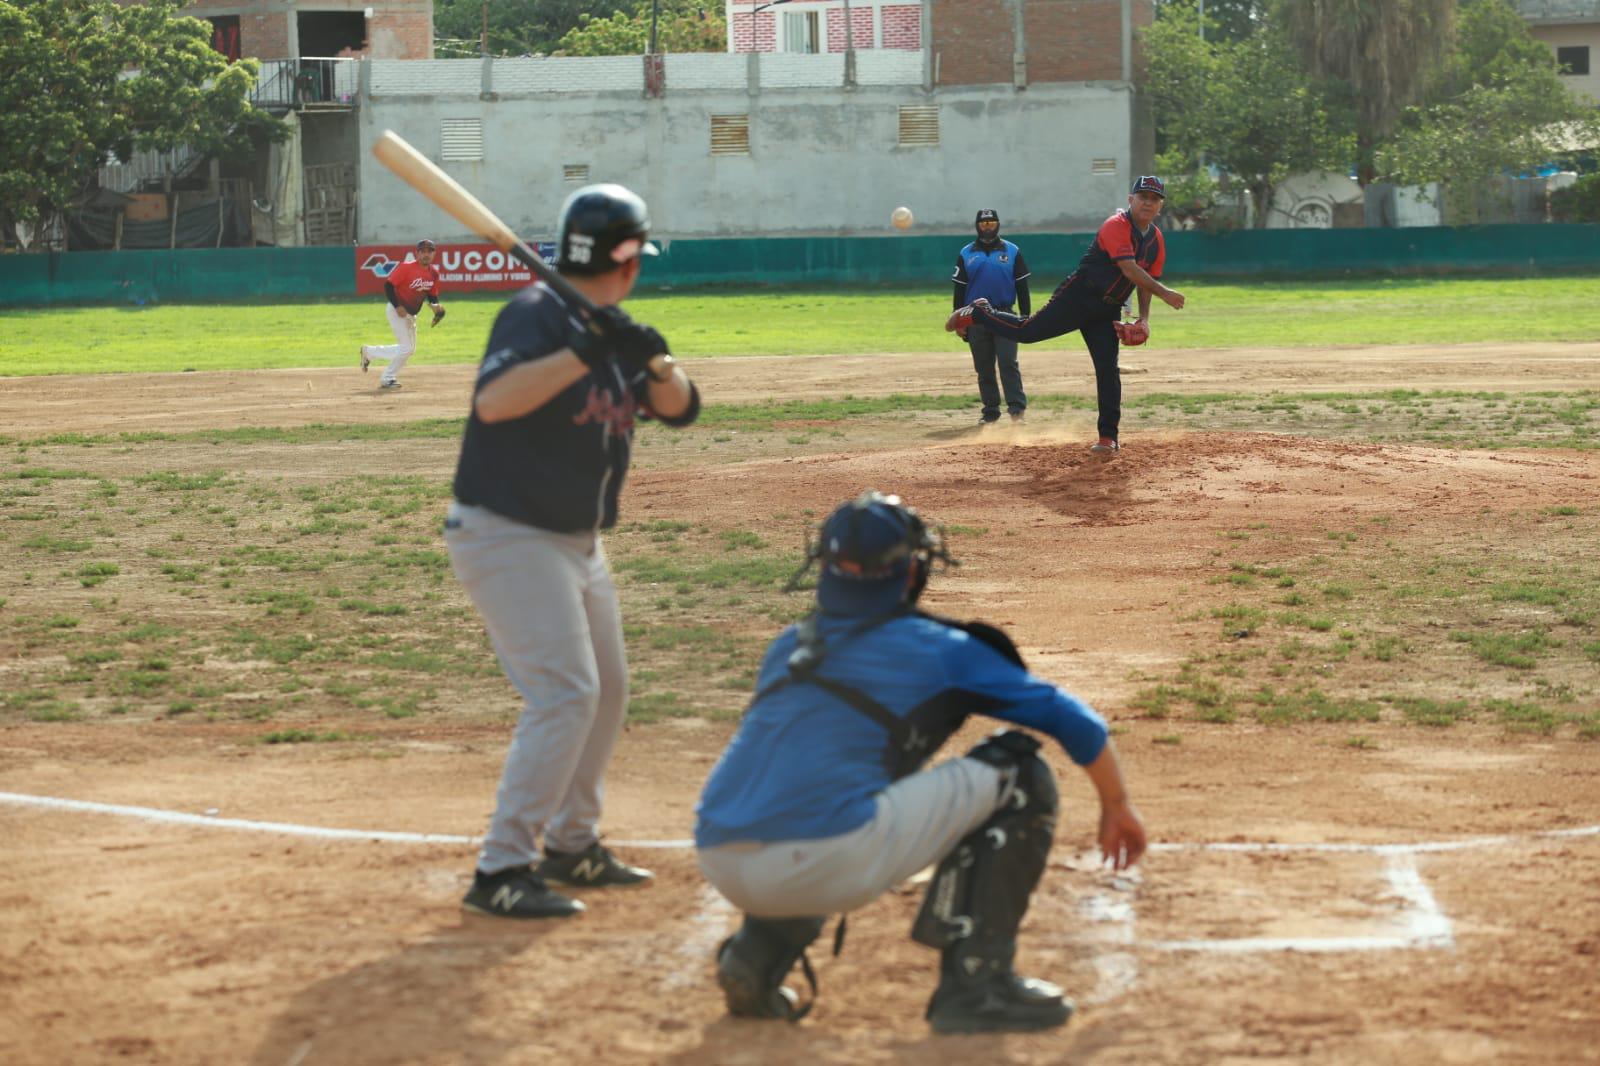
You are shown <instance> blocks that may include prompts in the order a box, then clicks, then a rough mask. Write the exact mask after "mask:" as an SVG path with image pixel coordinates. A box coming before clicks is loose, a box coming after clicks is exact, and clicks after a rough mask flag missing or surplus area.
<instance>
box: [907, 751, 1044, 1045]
mask: <svg viewBox="0 0 1600 1066" xmlns="http://www.w3.org/2000/svg"><path fill="white" fill-rule="evenodd" d="M1038 750H1039V743H1038V741H1036V740H1034V739H1033V738H1032V737H1030V736H1028V735H1027V734H1025V733H1018V732H1006V733H999V734H996V735H995V736H994V737H991V738H990V739H989V740H987V741H985V742H984V743H983V744H980V745H979V746H978V747H976V748H974V749H973V750H972V751H970V752H968V753H967V757H968V758H972V759H980V760H982V761H983V762H987V763H990V764H991V765H994V766H998V767H1000V768H1001V769H1002V770H1003V771H1004V772H1005V773H1006V775H1007V777H1008V786H1007V789H1006V791H1005V794H1004V798H1003V801H1002V805H1001V807H1000V809H999V810H997V811H996V812H995V813H994V814H993V815H991V816H990V818H989V820H988V821H986V822H984V823H983V824H982V825H980V826H979V827H978V828H977V829H975V830H974V831H973V832H971V833H970V834H968V835H967V836H966V837H965V838H964V839H962V841H961V842H960V843H959V844H957V845H956V847H955V850H953V851H952V852H951V853H950V854H949V855H946V856H945V857H944V860H943V861H942V862H940V863H939V867H938V869H937V870H936V871H935V872H934V875H933V882H932V883H931V884H930V885H929V886H928V896H927V898H926V899H925V900H924V901H923V905H922V910H921V912H919V913H918V915H917V921H916V924H915V925H914V926H913V927H912V931H911V936H912V939H914V940H916V941H918V942H919V943H923V944H927V945H928V946H929V947H935V948H939V949H940V950H941V951H942V952H943V953H944V957H943V959H942V960H941V963H940V979H939V987H938V989H936V990H935V991H934V994H933V999H932V1000H931V1001H930V1002H929V1003H928V1020H929V1021H930V1022H931V1023H932V1024H933V1027H934V1028H935V1029H936V1030H938V1031H939V1032H949V1033H960V1032H983V1031H1000V1030H1029V1029H1046V1028H1049V1027H1051V1026H1055V1025H1060V1024H1061V1023H1063V1022H1065V1021H1066V1020H1067V1019H1068V1018H1069V1017H1071V1016H1072V1005H1071V1004H1070V1003H1068V1002H1067V1001H1066V1000H1065V999H1063V998H1062V995H1061V990H1060V989H1059V988H1057V987H1055V986H1054V985H1051V984H1048V983H1046V982H1043V981H1033V980H1028V979H1024V978H1020V977H1018V976H1017V975H1016V973H1015V972H1014V971H1013V970H1012V968H1011V964H1012V960H1013V959H1014V958H1015V957H1016V952H1017V929H1018V927H1019V926H1021V924H1022V918H1023V915H1025V914H1026V913H1027V911H1028V897H1029V896H1030V895H1031V894H1032V893H1033V889H1034V886H1036V885H1037V884H1038V883H1039V878H1040V877H1042V876H1043V875H1044V868H1045V860H1046V859H1047V858H1048V856H1049V854H1050V845H1051V843H1052V841H1053V838H1054V835H1055V825H1056V811H1057V809H1058V807H1059V804H1060V795H1059V793H1058V792H1057V791H1056V782H1055V777H1054V775H1052V774H1051V773H1050V768H1049V767H1048V766H1046V765H1045V763H1044V760H1042V759H1040V758H1039V756H1038Z"/></svg>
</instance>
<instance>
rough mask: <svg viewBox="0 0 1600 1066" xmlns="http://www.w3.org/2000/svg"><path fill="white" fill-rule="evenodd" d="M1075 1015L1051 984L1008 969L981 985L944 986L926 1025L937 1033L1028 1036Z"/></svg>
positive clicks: (957, 983)
mask: <svg viewBox="0 0 1600 1066" xmlns="http://www.w3.org/2000/svg"><path fill="white" fill-rule="evenodd" d="M1072 1010H1073V1006H1072V1001H1071V1000H1069V999H1067V998H1065V997H1064V996H1062V994H1061V989H1059V988H1057V987H1056V986H1055V985H1053V984H1051V983H1050V982H1049V981H1040V980H1036V979H1035V978H1032V977H1018V976H1017V975H1016V974H1015V973H1012V972H1011V971H1010V970H1006V971H1005V972H1003V973H997V974H993V975H992V976H990V977H988V978H987V979H985V980H982V981H973V982H968V981H952V980H945V981H941V982H940V984H939V987H938V989H937V990H935V992H934V993H933V999H932V1000H931V1001H930V1002H929V1003H928V1022H929V1023H930V1024H931V1025H932V1026H933V1030H934V1032H936V1033H1027V1032H1033V1031H1035V1030H1038V1029H1054V1028H1055V1027H1056V1026H1058V1025H1065V1024H1066V1022H1067V1019H1068V1018H1071V1017H1072Z"/></svg>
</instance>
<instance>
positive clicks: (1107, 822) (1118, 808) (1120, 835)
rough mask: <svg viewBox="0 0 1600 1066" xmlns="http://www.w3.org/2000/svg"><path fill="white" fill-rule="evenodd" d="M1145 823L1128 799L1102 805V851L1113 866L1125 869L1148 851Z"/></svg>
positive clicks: (1117, 868) (1113, 867)
mask: <svg viewBox="0 0 1600 1066" xmlns="http://www.w3.org/2000/svg"><path fill="white" fill-rule="evenodd" d="M1144 849H1145V838H1144V822H1143V821H1142V820H1141V819H1140V818H1139V812H1138V811H1136V810H1134V809H1133V804H1132V803H1129V802H1127V801H1126V800H1124V801H1123V802H1121V803H1114V804H1109V805H1105V804H1103V805H1102V806H1101V807H1100V854H1101V855H1102V856H1103V857H1104V859H1105V861H1106V862H1109V863H1110V864H1111V866H1112V869H1116V870H1125V869H1127V868H1128V867H1130V866H1132V865H1133V864H1135V863H1136V862H1138V861H1139V857H1140V856H1141V855H1143V854H1144Z"/></svg>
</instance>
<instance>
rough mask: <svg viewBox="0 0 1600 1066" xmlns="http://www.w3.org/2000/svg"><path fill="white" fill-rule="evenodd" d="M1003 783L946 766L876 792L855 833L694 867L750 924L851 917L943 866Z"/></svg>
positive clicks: (721, 853) (736, 852)
mask: <svg viewBox="0 0 1600 1066" xmlns="http://www.w3.org/2000/svg"><path fill="white" fill-rule="evenodd" d="M1006 783H1007V780H1006V775H1004V774H1002V773H1001V772H1000V770H998V769H996V768H995V767H993V766H990V765H989V764H988V763H985V762H979V761H978V760H977V759H965V758H962V759H951V760H950V761H949V762H946V763H943V764H941V765H940V766H937V767H935V768H934V769H932V770H924V771H922V772H921V773H916V774H912V775H911V776H909V777H903V778H901V779H900V780H899V781H896V782H895V783H894V784H892V785H890V786H889V787H888V788H886V789H884V790H883V791H882V792H880V793H878V796H877V810H876V811H875V812H874V814H873V816H872V820H871V821H869V822H867V824H865V825H863V826H862V827H861V828H859V829H854V830H851V831H850V832H848V833H843V834H841V835H839V836H836V837H826V838H823V839H821V840H785V841H781V842H779V843H775V844H757V843H740V844H722V845H719V846H717V847H714V848H705V849H702V850H701V851H700V869H701V871H702V872H704V873H705V875H706V880H708V881H710V882H711V883H712V884H713V885H714V886H716V889H717V891H718V892H721V893H722V894H723V895H724V896H726V897H727V899H728V902H729V903H732V904H733V905H734V906H735V907H738V908H739V909H740V910H741V911H744V912H745V913H746V914H751V915H754V916H755V917H757V918H800V917H809V916H813V915H824V914H840V913H843V912H845V911H852V910H855V909H856V908H857V907H860V906H862V905H864V904H867V903H870V902H872V901H873V900H875V899H877V898H878V897H879V896H881V895H883V894H884V893H885V892H887V891H888V890H889V889H891V888H893V887H894V886H895V885H898V884H899V883H900V882H902V881H904V880H905V879H906V878H908V877H910V876H911V875H912V874H914V873H916V872H917V871H918V870H921V869H922V868H923V867H925V866H928V865H931V864H932V863H935V862H938V861H939V860H940V859H942V858H944V857H945V855H947V854H948V853H949V852H950V850H951V849H952V848H954V847H955V846H956V844H957V843H958V842H959V841H960V840H961V838H962V837H964V836H966V835H967V834H968V833H970V832H972V831H973V830H974V829H976V828H978V826H980V825H982V824H983V823H984V822H986V821H988V819H989V816H990V815H991V814H993V813H994V812H995V811H997V810H999V809H1000V805H1001V802H1002V800H1003V799H1004V798H1005V795H1004V787H1005V785H1006Z"/></svg>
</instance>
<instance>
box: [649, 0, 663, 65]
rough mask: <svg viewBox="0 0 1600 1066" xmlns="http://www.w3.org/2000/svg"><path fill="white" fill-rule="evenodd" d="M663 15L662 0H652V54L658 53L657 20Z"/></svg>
mask: <svg viewBox="0 0 1600 1066" xmlns="http://www.w3.org/2000/svg"><path fill="white" fill-rule="evenodd" d="M660 17H661V0H650V54H651V55H655V54H656V20H657V19H659V18H660Z"/></svg>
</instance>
